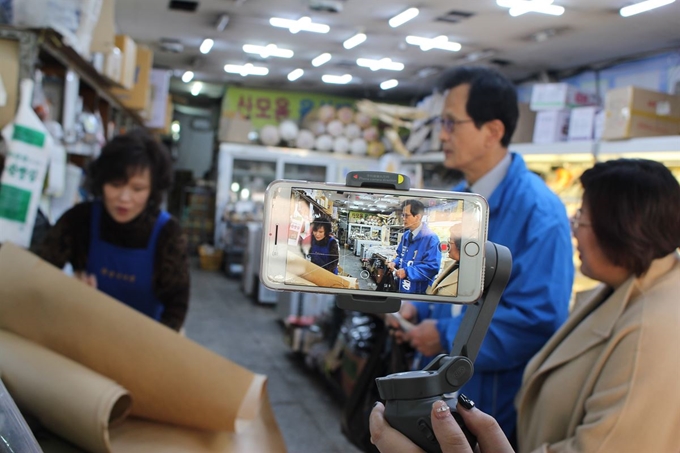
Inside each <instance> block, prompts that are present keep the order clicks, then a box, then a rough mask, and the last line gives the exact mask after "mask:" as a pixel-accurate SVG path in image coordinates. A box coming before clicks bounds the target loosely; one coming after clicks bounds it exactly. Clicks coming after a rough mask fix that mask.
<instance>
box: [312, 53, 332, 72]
mask: <svg viewBox="0 0 680 453" xmlns="http://www.w3.org/2000/svg"><path fill="white" fill-rule="evenodd" d="M329 61H331V54H329V53H328V52H326V53H322V54H321V55H319V56H318V57H316V58H315V59H313V60H312V66H314V67H315V68H318V67H319V66H321V65H322V64H326V63H328V62H329Z"/></svg>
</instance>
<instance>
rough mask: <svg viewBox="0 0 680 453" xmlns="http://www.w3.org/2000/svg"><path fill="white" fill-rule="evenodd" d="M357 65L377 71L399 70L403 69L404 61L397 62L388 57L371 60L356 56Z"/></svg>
mask: <svg viewBox="0 0 680 453" xmlns="http://www.w3.org/2000/svg"><path fill="white" fill-rule="evenodd" d="M357 65H359V66H361V67H363V68H369V69H370V70H371V71H378V70H380V69H386V70H388V71H401V70H403V69H404V63H397V62H396V61H392V60H391V59H390V58H382V59H380V60H371V59H370V58H358V59H357Z"/></svg>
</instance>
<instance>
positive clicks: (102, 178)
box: [85, 129, 172, 210]
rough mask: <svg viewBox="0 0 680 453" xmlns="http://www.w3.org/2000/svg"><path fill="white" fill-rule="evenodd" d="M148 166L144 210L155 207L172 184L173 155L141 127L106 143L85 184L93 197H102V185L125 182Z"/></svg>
mask: <svg viewBox="0 0 680 453" xmlns="http://www.w3.org/2000/svg"><path fill="white" fill-rule="evenodd" d="M147 169H148V170H149V173H150V176H151V195H150V196H149V201H148V204H147V209H151V210H155V209H158V208H159V207H160V205H161V202H162V200H163V195H164V193H165V192H166V191H167V190H168V189H169V188H170V186H171V185H172V158H171V157H170V153H169V152H168V150H167V148H166V147H165V146H164V145H163V144H162V143H160V142H158V141H157V140H156V139H155V138H154V137H152V136H151V135H150V134H149V133H148V132H146V131H144V130H142V129H139V130H135V131H132V132H129V133H127V134H123V135H119V136H117V137H115V138H113V139H112V140H111V141H110V142H109V143H107V144H106V145H105V146H104V147H103V148H102V152H101V154H100V156H99V157H98V158H97V159H96V160H95V161H93V162H92V163H91V164H90V166H89V168H88V172H87V180H86V183H85V184H86V187H87V189H88V190H89V191H90V192H91V193H92V194H93V195H94V196H95V197H101V196H102V194H103V187H104V184H106V183H109V182H112V181H127V180H128V179H129V178H130V177H131V176H132V175H134V174H136V173H137V172H139V171H143V170H147Z"/></svg>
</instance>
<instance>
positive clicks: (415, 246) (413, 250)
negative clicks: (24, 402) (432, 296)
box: [394, 224, 441, 294]
mask: <svg viewBox="0 0 680 453" xmlns="http://www.w3.org/2000/svg"><path fill="white" fill-rule="evenodd" d="M440 262H441V252H440V251H439V238H438V237H437V235H436V234H435V233H434V232H433V231H432V230H430V229H429V228H428V227H427V225H425V224H423V226H422V228H421V230H420V233H418V235H417V236H416V237H415V238H413V237H412V236H411V231H410V230H407V231H406V232H405V233H404V235H403V236H402V237H401V242H399V246H398V247H397V257H396V258H395V259H394V264H395V268H396V269H404V270H405V271H406V278H404V279H401V280H399V292H400V293H409V294H425V290H426V289H427V287H428V286H429V285H430V284H431V283H432V281H433V280H434V277H435V276H436V275H437V272H439V263H440Z"/></svg>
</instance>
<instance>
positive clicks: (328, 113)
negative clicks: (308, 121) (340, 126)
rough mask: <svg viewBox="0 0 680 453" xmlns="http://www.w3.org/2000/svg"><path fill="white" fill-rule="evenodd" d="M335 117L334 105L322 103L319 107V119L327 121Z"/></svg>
mask: <svg viewBox="0 0 680 453" xmlns="http://www.w3.org/2000/svg"><path fill="white" fill-rule="evenodd" d="M334 118H335V107H333V106H332V105H322V106H321V107H319V119H320V120H321V121H323V122H324V123H328V122H330V121H331V120H333V119H334Z"/></svg>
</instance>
